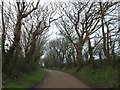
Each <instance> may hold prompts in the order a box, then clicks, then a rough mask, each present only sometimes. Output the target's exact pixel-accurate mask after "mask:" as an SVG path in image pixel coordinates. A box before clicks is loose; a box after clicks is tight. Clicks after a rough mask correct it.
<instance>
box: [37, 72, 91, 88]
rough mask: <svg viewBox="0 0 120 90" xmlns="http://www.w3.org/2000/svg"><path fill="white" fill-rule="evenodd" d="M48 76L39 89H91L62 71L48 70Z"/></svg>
mask: <svg viewBox="0 0 120 90" xmlns="http://www.w3.org/2000/svg"><path fill="white" fill-rule="evenodd" d="M47 72H48V76H47V77H46V79H45V80H44V81H43V82H42V83H41V84H40V85H38V86H37V88H90V87H89V86H87V85H86V84H84V83H83V82H81V81H80V80H78V79H77V78H75V77H73V76H71V75H69V74H67V73H64V72H60V71H55V70H47Z"/></svg>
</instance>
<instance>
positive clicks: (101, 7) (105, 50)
mask: <svg viewBox="0 0 120 90" xmlns="http://www.w3.org/2000/svg"><path fill="white" fill-rule="evenodd" d="M100 10H101V25H102V34H103V51H104V55H105V57H106V59H107V60H108V55H107V48H106V43H107V42H106V34H105V30H104V14H105V12H104V8H103V5H102V2H100ZM108 63H109V60H108Z"/></svg>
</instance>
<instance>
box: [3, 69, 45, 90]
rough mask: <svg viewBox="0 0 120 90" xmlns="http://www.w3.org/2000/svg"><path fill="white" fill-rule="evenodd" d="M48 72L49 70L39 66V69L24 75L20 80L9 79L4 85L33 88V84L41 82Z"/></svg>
mask: <svg viewBox="0 0 120 90" xmlns="http://www.w3.org/2000/svg"><path fill="white" fill-rule="evenodd" d="M46 73H47V72H46V71H45V70H43V69H41V68H39V69H38V70H37V71H34V72H30V73H28V74H24V75H22V77H21V79H20V80H18V79H16V80H14V81H8V82H7V83H6V84H5V85H4V87H5V88H24V89H27V88H31V87H32V86H34V85H36V84H37V83H39V82H41V81H42V80H43V79H44V78H45V76H46Z"/></svg>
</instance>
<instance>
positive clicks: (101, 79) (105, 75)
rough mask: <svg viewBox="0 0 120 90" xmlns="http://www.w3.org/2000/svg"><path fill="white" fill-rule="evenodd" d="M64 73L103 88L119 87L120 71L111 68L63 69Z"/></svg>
mask: <svg viewBox="0 0 120 90" xmlns="http://www.w3.org/2000/svg"><path fill="white" fill-rule="evenodd" d="M62 71H65V72H68V73H71V74H73V75H76V76H77V77H78V78H79V79H80V80H83V81H85V82H88V83H91V84H93V85H98V86H100V87H103V88H114V87H118V69H117V67H116V68H112V67H110V66H103V67H101V68H97V69H93V68H92V67H91V66H85V67H83V68H81V69H80V70H78V71H77V68H63V69H62Z"/></svg>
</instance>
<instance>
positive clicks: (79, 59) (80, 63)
mask: <svg viewBox="0 0 120 90" xmlns="http://www.w3.org/2000/svg"><path fill="white" fill-rule="evenodd" d="M76 52H77V67H78V69H79V68H81V67H82V66H83V57H82V45H81V43H79V44H78V45H77V49H76Z"/></svg>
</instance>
